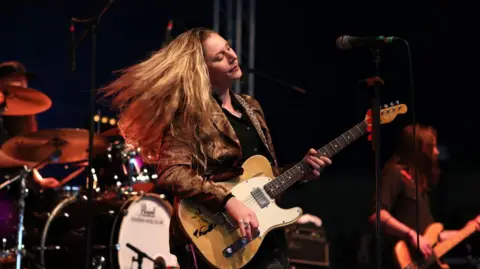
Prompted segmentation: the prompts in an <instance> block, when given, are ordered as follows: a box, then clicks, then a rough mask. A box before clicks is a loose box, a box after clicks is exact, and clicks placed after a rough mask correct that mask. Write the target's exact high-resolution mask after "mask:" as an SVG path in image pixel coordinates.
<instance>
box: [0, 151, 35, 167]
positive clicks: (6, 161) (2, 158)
mask: <svg viewBox="0 0 480 269" xmlns="http://www.w3.org/2000/svg"><path fill="white" fill-rule="evenodd" d="M24 165H26V166H27V167H29V168H31V167H34V166H35V163H32V162H25V161H22V160H17V159H15V158H12V157H10V156H9V155H7V154H5V152H3V150H1V149H0V168H14V167H22V166H24Z"/></svg>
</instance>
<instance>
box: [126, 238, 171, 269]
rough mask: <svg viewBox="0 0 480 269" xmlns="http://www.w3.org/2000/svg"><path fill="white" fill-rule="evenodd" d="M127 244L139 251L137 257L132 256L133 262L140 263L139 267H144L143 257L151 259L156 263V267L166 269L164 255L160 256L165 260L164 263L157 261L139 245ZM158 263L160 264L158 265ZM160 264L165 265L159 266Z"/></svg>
mask: <svg viewBox="0 0 480 269" xmlns="http://www.w3.org/2000/svg"><path fill="white" fill-rule="evenodd" d="M126 246H127V247H128V248H129V249H131V250H133V251H134V252H135V253H137V257H136V258H135V256H133V257H132V262H136V263H137V264H138V269H142V263H143V259H145V258H146V259H149V260H150V261H152V262H153V263H154V264H155V265H154V267H155V268H157V267H158V268H159V269H165V260H163V258H162V257H159V258H161V260H163V263H162V262H157V261H156V260H154V259H152V257H150V256H148V255H147V254H146V253H145V252H143V251H141V250H139V249H138V248H137V247H135V246H132V244H130V243H127V244H126ZM157 265H158V266H157ZM159 266H163V267H159Z"/></svg>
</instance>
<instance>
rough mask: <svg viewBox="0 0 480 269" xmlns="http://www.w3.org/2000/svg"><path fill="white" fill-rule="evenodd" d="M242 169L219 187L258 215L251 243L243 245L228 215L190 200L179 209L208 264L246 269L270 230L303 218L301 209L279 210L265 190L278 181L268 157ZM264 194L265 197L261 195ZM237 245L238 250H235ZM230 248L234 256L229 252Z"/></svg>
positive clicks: (245, 165) (255, 157) (250, 163)
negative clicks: (272, 181)
mask: <svg viewBox="0 0 480 269" xmlns="http://www.w3.org/2000/svg"><path fill="white" fill-rule="evenodd" d="M242 167H243V169H244V174H243V175H242V176H240V177H238V178H235V179H233V180H230V181H226V182H222V183H219V184H221V185H223V186H225V187H226V188H227V189H229V190H231V192H232V194H233V195H235V197H236V198H237V199H239V200H240V201H243V202H244V203H245V204H246V205H247V206H248V207H249V208H250V209H252V210H253V211H254V212H255V214H256V215H257V218H258V222H259V234H258V235H257V237H256V238H255V239H254V240H252V241H251V242H244V243H242V239H243V238H242V235H241V233H240V230H239V229H236V227H233V225H232V227H229V225H228V224H227V223H225V222H227V220H226V219H222V218H225V217H224V215H211V214H209V213H208V212H209V211H208V210H207V209H205V208H203V207H201V206H199V205H198V204H193V203H189V202H188V201H187V200H183V201H182V202H181V206H180V207H179V212H178V216H179V218H180V221H181V223H182V224H183V229H184V231H185V233H187V234H188V235H189V236H190V238H191V240H192V242H193V244H194V245H195V246H197V248H198V250H199V251H200V252H201V255H202V256H204V257H208V260H207V261H208V262H209V263H210V264H211V265H213V266H215V267H217V268H225V269H235V268H241V267H243V266H245V265H246V264H247V263H248V262H249V261H250V260H251V259H252V258H253V256H254V255H255V254H256V253H257V251H258V248H259V247H260V244H261V243H262V241H263V238H264V237H265V235H266V234H267V233H268V232H269V231H271V230H272V229H274V228H279V227H283V226H286V225H289V224H292V223H294V222H296V221H297V220H298V219H299V218H300V216H301V215H302V210H301V209H300V208H298V207H295V208H291V209H282V208H280V207H278V206H277V205H276V204H275V200H274V199H271V198H270V197H268V195H267V194H266V193H265V190H263V186H264V185H265V184H267V183H268V182H269V181H270V180H271V179H273V178H274V176H273V172H272V168H271V166H270V162H269V161H268V160H267V159H266V158H265V157H263V156H260V155H256V156H252V157H251V158H249V159H248V160H247V161H246V162H245V163H244V164H243V166H242ZM252 192H256V193H258V194H256V195H257V196H261V195H263V196H264V197H260V199H263V198H265V199H267V200H266V201H262V202H261V203H258V202H257V200H255V198H254V196H253V195H252ZM261 192H263V194H260V193H261ZM266 203H268V205H266V206H264V207H263V208H262V206H261V205H263V204H266ZM218 223H223V224H220V225H219V224H218ZM232 224H233V223H232ZM212 226H214V227H212ZM204 233H205V234H204ZM235 245H237V246H238V247H237V248H235ZM229 248H230V249H231V251H232V253H226V252H228V250H229ZM225 254H227V255H225ZM228 254H231V256H229V255H228Z"/></svg>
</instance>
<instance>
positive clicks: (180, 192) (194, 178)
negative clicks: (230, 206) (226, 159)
mask: <svg viewBox="0 0 480 269" xmlns="http://www.w3.org/2000/svg"><path fill="white" fill-rule="evenodd" d="M158 157H159V158H158V160H157V164H158V168H159V180H158V182H159V185H160V186H161V187H163V188H165V189H167V190H168V191H170V192H171V194H172V195H174V196H177V197H180V198H190V199H192V200H195V201H197V202H199V203H202V204H204V205H205V206H208V207H209V208H210V209H211V210H216V211H219V210H221V209H222V208H223V206H224V204H225V203H226V201H227V200H228V198H229V197H231V195H229V191H228V190H227V189H225V188H224V187H222V186H220V185H218V184H216V183H215V182H213V181H211V180H207V179H205V178H204V177H202V176H201V175H199V174H198V173H197V172H196V171H195V170H194V169H192V159H193V154H192V151H191V149H190V147H189V145H187V144H186V143H184V142H181V141H179V140H177V139H176V138H174V137H173V136H172V135H171V134H167V135H166V136H165V137H164V138H163V142H162V146H161V150H160V155H159V156H158Z"/></svg>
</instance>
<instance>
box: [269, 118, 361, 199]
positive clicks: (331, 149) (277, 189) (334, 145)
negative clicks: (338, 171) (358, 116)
mask: <svg viewBox="0 0 480 269" xmlns="http://www.w3.org/2000/svg"><path fill="white" fill-rule="evenodd" d="M367 131H368V130H367V122H366V121H362V122H360V123H359V124H357V125H355V126H354V127H352V128H351V129H350V130H348V131H346V132H345V133H343V134H342V135H340V136H339V137H337V138H335V139H334V140H332V141H331V142H330V143H328V144H327V145H325V146H324V147H323V148H321V149H319V150H318V154H317V157H320V156H326V157H328V158H331V157H333V156H334V155H336V154H337V153H339V152H340V151H341V150H342V149H344V148H345V147H347V146H348V145H350V144H351V143H352V142H354V141H356V140H357V139H358V138H360V137H361V136H362V135H364V134H366V133H367ZM311 171H312V168H311V167H310V165H309V164H308V163H307V162H305V160H302V161H301V162H299V163H298V164H296V165H294V166H293V167H292V168H290V169H288V170H287V171H285V172H284V173H283V174H281V175H280V176H278V177H276V178H274V179H273V180H272V181H270V182H269V183H267V184H265V186H264V189H265V191H266V192H267V193H268V195H270V197H272V198H273V197H276V196H278V195H280V194H281V193H283V192H284V191H285V190H286V189H288V188H289V187H290V186H292V185H293V184H294V183H295V182H297V181H299V180H301V179H302V178H303V177H304V176H305V175H306V174H307V173H309V172H311Z"/></svg>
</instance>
